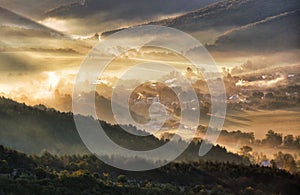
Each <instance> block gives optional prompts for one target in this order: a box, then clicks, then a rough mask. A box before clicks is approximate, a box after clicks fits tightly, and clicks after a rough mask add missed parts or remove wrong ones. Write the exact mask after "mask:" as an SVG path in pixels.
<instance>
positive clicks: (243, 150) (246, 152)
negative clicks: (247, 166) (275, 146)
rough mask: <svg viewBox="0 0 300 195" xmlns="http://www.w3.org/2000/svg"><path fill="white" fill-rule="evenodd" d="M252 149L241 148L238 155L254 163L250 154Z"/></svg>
mask: <svg viewBox="0 0 300 195" xmlns="http://www.w3.org/2000/svg"><path fill="white" fill-rule="evenodd" d="M252 150H253V149H252V148H251V147H250V146H243V147H241V149H240V154H241V155H242V156H244V157H246V158H248V159H249V160H250V161H251V162H253V161H254V158H253V156H252V155H251V154H250V152H252Z"/></svg>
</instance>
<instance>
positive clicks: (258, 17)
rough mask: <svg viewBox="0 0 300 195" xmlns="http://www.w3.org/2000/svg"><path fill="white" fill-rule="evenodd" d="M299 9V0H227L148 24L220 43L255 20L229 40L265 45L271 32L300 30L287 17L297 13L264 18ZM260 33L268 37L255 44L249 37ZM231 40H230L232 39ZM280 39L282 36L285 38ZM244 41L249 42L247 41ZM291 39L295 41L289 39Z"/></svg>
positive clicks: (206, 41) (105, 34)
mask: <svg viewBox="0 0 300 195" xmlns="http://www.w3.org/2000/svg"><path fill="white" fill-rule="evenodd" d="M298 9H300V3H299V1H297V0H286V1H281V0H265V1H263V0H224V1H220V2H216V3H214V4H211V5H208V6H206V7H204V8H200V9H197V10H194V11H191V12H187V13H185V14H182V15H180V16H176V17H170V18H168V19H163V20H157V21H152V22H149V23H145V24H150V25H162V26H168V27H172V28H176V29H179V30H182V31H184V32H187V33H190V34H191V35H193V36H194V37H196V38H197V39H198V40H200V41H201V42H202V43H203V44H205V43H209V44H213V43H214V42H215V41H216V40H217V43H219V42H222V40H223V39H225V38H226V37H224V33H225V32H226V33H227V31H233V30H237V29H239V28H240V27H242V26H247V25H250V24H251V25H252V26H253V25H254V24H257V23H259V25H258V27H254V29H253V28H251V29H250V30H249V31H247V29H245V28H243V29H244V31H246V33H245V32H243V35H244V36H243V37H241V36H239V38H240V39H239V40H237V41H238V42H235V41H236V40H232V42H230V43H231V44H236V45H239V44H241V45H242V46H243V47H247V46H250V47H255V48H258V47H259V46H261V45H264V44H265V41H268V39H266V38H270V36H269V34H272V35H273V36H274V35H275V37H274V39H276V38H277V37H278V36H280V37H282V36H283V35H284V37H289V36H290V34H292V35H293V37H294V36H296V35H295V32H296V34H299V29H298V28H296V29H293V27H294V26H295V25H297V24H298V22H293V21H294V20H292V21H288V22H286V20H288V19H289V18H288V17H293V16H294V17H297V15H296V16H295V14H294V15H292V16H291V14H289V15H288V16H286V17H282V18H283V19H277V20H273V22H272V23H271V24H270V22H263V21H265V20H266V19H267V18H269V17H280V16H281V15H282V14H283V15H284V14H286V13H288V12H291V13H293V12H295V11H296V10H298ZM283 20H284V21H283ZM282 24H284V25H285V27H282V28H278V26H280V25H282ZM298 26H299V25H298ZM261 29H262V30H261ZM287 29H289V30H287ZM119 30H122V29H116V30H112V31H107V32H104V33H102V36H103V37H105V36H108V35H110V34H112V33H114V32H117V31H119ZM235 32H236V31H235ZM282 33H283V35H282ZM257 34H258V35H259V37H258V38H257V39H259V38H260V37H261V36H263V35H264V34H266V36H264V38H265V39H262V38H260V39H259V41H260V45H259V46H258V45H252V43H255V41H253V42H252V41H251V42H250V41H249V39H250V38H253V37H254V38H255V37H256V35H257ZM226 35H227V34H226ZM220 39H221V40H220ZM226 40H227V39H226ZM229 40H230V41H231V39H229ZM272 40H273V39H272ZM280 40H282V38H281V39H280ZM288 40H290V39H288ZM244 42H246V43H247V44H244ZM270 42H272V41H269V42H267V43H269V44H267V45H268V46H269V45H270ZM290 42H292V41H289V42H288V43H290ZM226 43H227V42H226ZM288 43H286V44H288ZM274 45H276V46H280V44H273V45H272V46H273V47H274ZM272 46H271V47H268V49H272ZM214 49H215V48H214ZM220 49H221V48H220ZM251 49H253V48H251Z"/></svg>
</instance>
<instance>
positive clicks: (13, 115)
mask: <svg viewBox="0 0 300 195" xmlns="http://www.w3.org/2000/svg"><path fill="white" fill-rule="evenodd" d="M101 124H102V126H103V127H104V129H105V131H106V133H107V134H108V136H109V137H110V138H111V139H112V140H114V141H115V142H116V143H118V144H120V145H121V146H123V147H127V148H131V149H136V148H138V149H139V150H149V149H151V148H156V147H159V146H161V145H162V144H164V143H165V141H164V140H160V139H158V138H156V137H154V136H152V135H149V136H142V137H140V136H136V135H132V134H129V133H127V132H126V131H124V130H122V129H121V128H120V127H119V126H117V125H110V124H107V123H105V122H103V121H102V122H101ZM130 128H131V129H132V130H133V131H138V130H136V129H135V127H130ZM0 144H2V145H4V146H7V147H11V148H14V149H17V150H20V151H23V152H25V153H27V154H41V153H43V152H45V151H48V152H50V153H52V154H59V155H63V154H88V153H89V152H88V150H87V149H86V147H85V146H84V144H83V143H82V141H81V139H80V137H79V134H78V132H77V130H76V127H75V124H74V120H73V115H72V113H62V112H58V111H56V110H54V109H51V108H46V107H45V106H43V105H38V106H34V107H31V106H27V105H25V104H21V103H17V102H15V101H13V100H10V99H6V98H3V97H2V98H0ZM200 144H201V142H199V141H195V142H192V144H191V145H190V146H189V148H188V149H187V150H186V152H185V153H184V154H183V155H182V156H180V157H179V160H198V159H199V158H200V157H198V155H197V154H198V150H199V146H200ZM201 158H202V159H205V160H212V161H224V162H227V161H229V162H235V163H242V162H243V163H248V162H249V161H248V160H245V159H244V158H242V157H240V156H238V155H236V154H233V153H229V152H227V150H226V149H225V148H224V147H220V146H215V147H213V148H212V150H211V151H210V152H209V153H208V154H207V155H205V156H204V157H201Z"/></svg>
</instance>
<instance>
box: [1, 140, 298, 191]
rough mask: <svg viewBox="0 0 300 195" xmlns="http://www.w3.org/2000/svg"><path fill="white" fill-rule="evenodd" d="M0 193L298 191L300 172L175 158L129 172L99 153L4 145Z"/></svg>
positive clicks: (2, 149)
mask: <svg viewBox="0 0 300 195" xmlns="http://www.w3.org/2000/svg"><path fill="white" fill-rule="evenodd" d="M0 162H1V164H0V194H54V193H55V194H79V193H80V194H89V193H95V194H104V193H107V194H166V193H173V194H182V193H184V194H195V193H198V194H289V195H290V194H297V193H298V192H299V190H300V176H299V175H296V174H294V175H292V174H290V173H288V172H286V171H283V170H279V169H276V168H271V167H260V166H257V165H249V166H247V165H243V164H240V165H237V164H233V163H217V162H211V161H196V162H174V163H171V164H169V165H166V166H164V167H161V168H159V169H156V170H151V171H145V172H128V171H122V170H119V169H115V168H112V167H110V166H107V165H105V164H104V163H102V162H101V161H100V160H98V159H97V158H96V157H95V156H93V155H82V156H80V155H72V156H60V157H59V156H55V155H52V154H50V153H47V152H46V153H44V154H43V155H41V156H36V155H33V156H27V155H25V154H23V153H20V152H17V151H15V150H11V149H7V148H5V147H3V146H0Z"/></svg>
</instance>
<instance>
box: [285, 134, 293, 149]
mask: <svg viewBox="0 0 300 195" xmlns="http://www.w3.org/2000/svg"><path fill="white" fill-rule="evenodd" d="M283 144H284V146H287V147H291V146H293V145H294V136H293V135H287V136H284V138H283Z"/></svg>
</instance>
